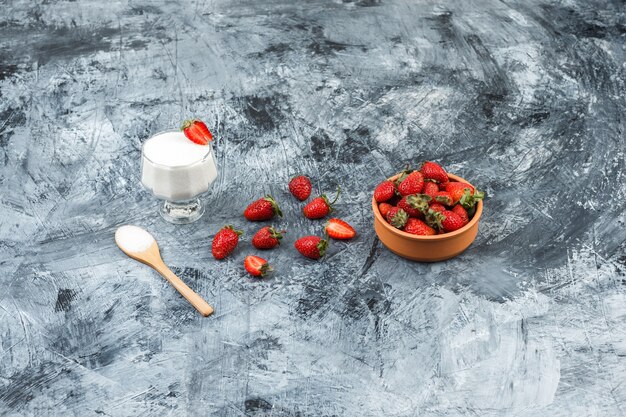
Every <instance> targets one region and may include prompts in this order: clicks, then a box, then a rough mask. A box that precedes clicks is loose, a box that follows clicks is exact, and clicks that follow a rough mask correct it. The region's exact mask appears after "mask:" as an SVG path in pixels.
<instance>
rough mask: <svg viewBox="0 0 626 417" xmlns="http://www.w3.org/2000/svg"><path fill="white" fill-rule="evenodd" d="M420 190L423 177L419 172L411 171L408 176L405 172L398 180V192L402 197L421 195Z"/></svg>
mask: <svg viewBox="0 0 626 417" xmlns="http://www.w3.org/2000/svg"><path fill="white" fill-rule="evenodd" d="M422 188H424V176H423V175H422V173H421V172H419V171H413V172H411V173H410V174H407V173H406V171H405V173H404V174H402V175H401V176H400V178H398V192H399V193H400V195H402V196H405V195H409V194H418V193H421V192H422Z"/></svg>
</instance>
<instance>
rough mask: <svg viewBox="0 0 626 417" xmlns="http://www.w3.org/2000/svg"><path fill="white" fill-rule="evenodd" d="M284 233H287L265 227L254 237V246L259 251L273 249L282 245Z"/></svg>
mask: <svg viewBox="0 0 626 417" xmlns="http://www.w3.org/2000/svg"><path fill="white" fill-rule="evenodd" d="M283 233H285V232H284V231H283V232H279V231H277V230H276V229H274V228H273V227H272V226H265V227H263V228H261V230H259V231H258V232H256V233H255V234H254V236H253V237H252V245H253V246H254V247H255V248H257V249H272V248H273V247H275V246H277V245H280V240H281V239H282V238H283Z"/></svg>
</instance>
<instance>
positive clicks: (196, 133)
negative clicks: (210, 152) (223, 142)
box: [180, 119, 213, 145]
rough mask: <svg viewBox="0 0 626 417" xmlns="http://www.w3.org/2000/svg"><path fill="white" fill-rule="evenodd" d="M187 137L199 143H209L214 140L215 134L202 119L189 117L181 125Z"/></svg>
mask: <svg viewBox="0 0 626 417" xmlns="http://www.w3.org/2000/svg"><path fill="white" fill-rule="evenodd" d="M180 130H182V131H183V133H184V134H185V136H186V137H187V139H189V140H190V141H192V142H193V143H197V144H198V145H208V144H209V142H210V141H212V140H213V135H212V134H211V132H210V131H209V128H208V127H206V125H205V124H204V122H203V121H202V120H198V119H188V120H185V121H184V122H183V124H182V126H181V127H180Z"/></svg>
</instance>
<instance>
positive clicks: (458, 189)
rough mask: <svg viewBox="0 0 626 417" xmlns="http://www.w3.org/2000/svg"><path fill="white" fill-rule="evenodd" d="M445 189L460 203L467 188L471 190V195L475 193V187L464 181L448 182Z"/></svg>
mask: <svg viewBox="0 0 626 417" xmlns="http://www.w3.org/2000/svg"><path fill="white" fill-rule="evenodd" d="M445 187H446V188H445V190H446V191H447V192H449V193H450V195H451V196H452V202H453V203H454V204H456V203H458V202H459V200H460V199H461V197H463V194H464V193H465V190H470V195H474V187H472V186H471V185H469V184H466V183H464V182H448V183H447V184H446V186H445Z"/></svg>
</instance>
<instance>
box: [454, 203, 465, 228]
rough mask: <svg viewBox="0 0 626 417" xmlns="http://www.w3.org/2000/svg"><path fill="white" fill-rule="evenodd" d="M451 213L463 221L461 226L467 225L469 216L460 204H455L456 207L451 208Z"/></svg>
mask: <svg viewBox="0 0 626 417" xmlns="http://www.w3.org/2000/svg"><path fill="white" fill-rule="evenodd" d="M451 211H453V212H455V213H456V214H458V215H459V217H460V218H461V220H463V226H465V225H466V224H468V223H469V216H468V214H467V211H466V210H465V209H464V208H463V206H461V205H460V204H457V205H456V206H454V207H452V210H451Z"/></svg>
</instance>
